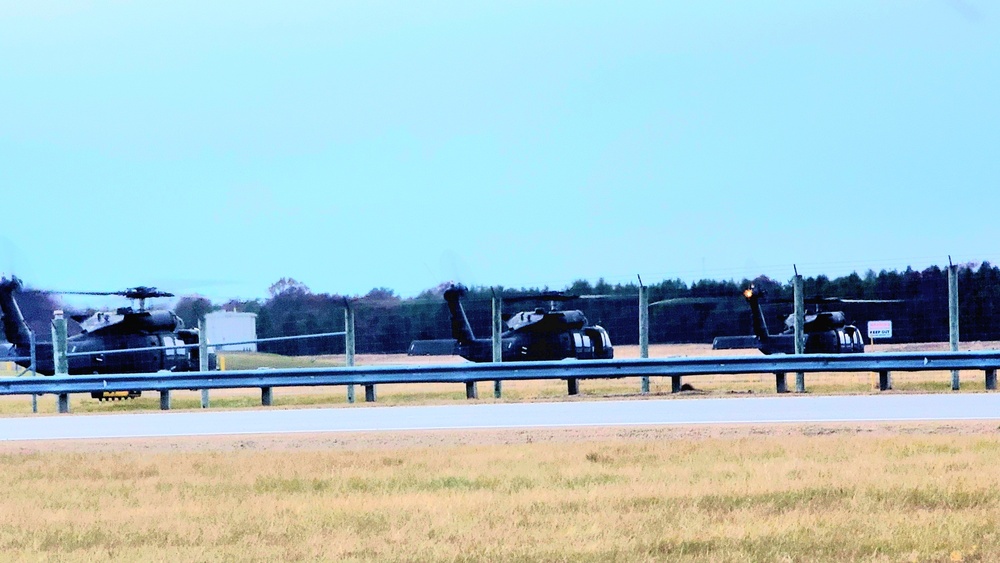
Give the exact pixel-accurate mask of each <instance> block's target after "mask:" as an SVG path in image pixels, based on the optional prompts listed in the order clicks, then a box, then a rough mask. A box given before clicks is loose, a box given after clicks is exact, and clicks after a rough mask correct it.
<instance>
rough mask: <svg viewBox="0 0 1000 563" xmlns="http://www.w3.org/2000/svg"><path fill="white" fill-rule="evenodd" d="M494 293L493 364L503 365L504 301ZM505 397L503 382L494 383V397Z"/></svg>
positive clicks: (491, 289) (496, 381)
mask: <svg viewBox="0 0 1000 563" xmlns="http://www.w3.org/2000/svg"><path fill="white" fill-rule="evenodd" d="M490 291H491V292H493V362H494V363H497V364H499V363H501V362H503V339H502V338H500V335H501V334H503V314H502V313H503V301H502V299H501V298H500V297H499V296H497V292H496V291H494V290H493V288H490ZM502 396H503V382H502V381H501V380H499V379H497V380H494V381H493V397H494V398H495V399H499V398H500V397H502Z"/></svg>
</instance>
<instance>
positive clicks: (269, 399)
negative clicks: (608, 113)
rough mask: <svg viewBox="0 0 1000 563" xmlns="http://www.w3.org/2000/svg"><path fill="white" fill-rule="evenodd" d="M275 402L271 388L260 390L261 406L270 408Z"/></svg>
mask: <svg viewBox="0 0 1000 563" xmlns="http://www.w3.org/2000/svg"><path fill="white" fill-rule="evenodd" d="M273 402H274V391H273V389H272V388H271V387H261V388H260V404H261V405H263V406H265V407H269V406H271V403H273Z"/></svg>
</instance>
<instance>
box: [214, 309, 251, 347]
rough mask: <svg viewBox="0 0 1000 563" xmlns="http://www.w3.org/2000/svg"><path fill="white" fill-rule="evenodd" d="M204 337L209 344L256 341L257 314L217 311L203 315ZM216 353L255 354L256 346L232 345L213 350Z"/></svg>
mask: <svg viewBox="0 0 1000 563" xmlns="http://www.w3.org/2000/svg"><path fill="white" fill-rule="evenodd" d="M205 337H206V338H208V343H209V344H225V343H226V342H246V341H247V340H256V339H257V314H256V313H237V312H234V311H232V312H231V311H217V312H215V313H208V314H207V315H205ZM214 351H216V352H256V351H257V344H256V343H252V344H234V345H232V346H220V347H218V348H214Z"/></svg>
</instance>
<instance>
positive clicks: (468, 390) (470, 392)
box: [465, 381, 479, 399]
mask: <svg viewBox="0 0 1000 563" xmlns="http://www.w3.org/2000/svg"><path fill="white" fill-rule="evenodd" d="M465 398H466V399H478V398H479V390H478V389H476V382H475V381H466V382H465Z"/></svg>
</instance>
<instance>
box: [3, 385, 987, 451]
mask: <svg viewBox="0 0 1000 563" xmlns="http://www.w3.org/2000/svg"><path fill="white" fill-rule="evenodd" d="M990 419H1000V394H968V393H966V394H960V395H945V394H940V395H888V396H886V395H882V396H869V395H864V396H839V397H799V396H788V397H768V398H723V399H700V398H693V399H669V400H632V401H581V402H561V403H526V404H479V405H475V404H471V405H449V406H425V407H379V406H359V407H353V408H348V407H342V408H328V409H296V410H277V409H275V410H243V411H210V410H209V411H198V412H190V411H189V412H162V413H131V414H109V415H73V414H69V415H56V416H27V417H14V418H3V419H0V440H3V441H10V440H46V439H77V438H81V439H82V438H139V437H154V436H206V435H218V434H261V433H286V432H359V431H360V432H366V431H391V430H432V429H471V428H523V427H541V426H547V427H558V426H623V425H667V424H745V423H777V422H864V421H922V420H990Z"/></svg>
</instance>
